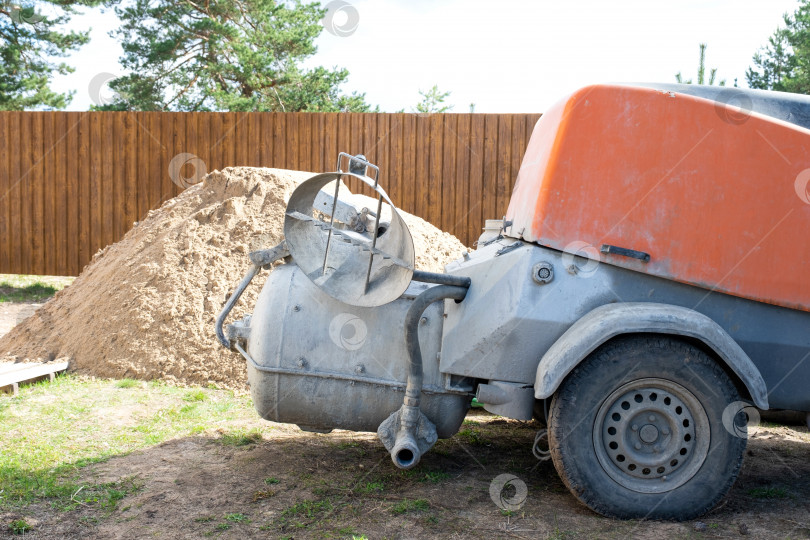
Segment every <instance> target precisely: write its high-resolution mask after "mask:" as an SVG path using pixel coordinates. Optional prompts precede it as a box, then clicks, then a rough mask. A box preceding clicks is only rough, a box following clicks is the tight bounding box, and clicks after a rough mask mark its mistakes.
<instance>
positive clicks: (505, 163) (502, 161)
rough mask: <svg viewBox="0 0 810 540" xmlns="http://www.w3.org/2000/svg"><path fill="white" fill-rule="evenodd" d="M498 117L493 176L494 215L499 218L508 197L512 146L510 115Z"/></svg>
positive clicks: (502, 214) (502, 213) (501, 215)
mask: <svg viewBox="0 0 810 540" xmlns="http://www.w3.org/2000/svg"><path fill="white" fill-rule="evenodd" d="M497 118H498V141H497V143H496V146H497V151H496V158H497V160H498V161H497V165H496V173H495V174H496V177H495V195H496V199H495V216H496V218H501V217H503V216H504V213H505V212H506V204H507V202H508V200H509V199H508V197H509V182H510V181H511V176H512V160H511V159H509V153H508V152H509V150H510V149H511V146H512V115H509V114H504V115H500V116H498V117H497Z"/></svg>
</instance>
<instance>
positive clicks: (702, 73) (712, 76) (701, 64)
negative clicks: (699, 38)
mask: <svg viewBox="0 0 810 540" xmlns="http://www.w3.org/2000/svg"><path fill="white" fill-rule="evenodd" d="M699 47H700V58H699V59H698V72H697V83H696V84H708V85H713V84H714V81H715V80H716V79H717V68H711V69H710V70H709V80H708V81H707V80H706V47H708V45H707V44H706V43H701V44H700V45H699ZM675 80H676V81H677V82H679V83H680V84H692V79H684V78H683V75H681V72H680V71H679V72H678V73H676V74H675ZM725 85H726V80H725V79H721V80H720V81H719V82H718V83H717V86H725Z"/></svg>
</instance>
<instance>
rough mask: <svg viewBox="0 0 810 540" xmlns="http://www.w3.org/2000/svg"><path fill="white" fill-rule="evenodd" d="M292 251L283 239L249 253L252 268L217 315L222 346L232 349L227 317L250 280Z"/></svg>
mask: <svg viewBox="0 0 810 540" xmlns="http://www.w3.org/2000/svg"><path fill="white" fill-rule="evenodd" d="M289 254H290V251H289V250H288V249H287V242H286V241H285V240H282V241H281V243H280V244H278V245H277V246H275V247H272V248H270V249H264V250H261V251H254V252H253V253H251V254H250V255H249V257H250V262H251V265H250V269H248V271H247V274H245V277H243V278H242V281H240V282H239V285H237V286H236V290H235V291H233V294H232V295H231V297H230V298H228V301H227V302H225V307H223V308H222V311H221V312H220V313H219V317H217V322H216V332H217V339H218V340H219V342H220V343H222V346H223V347H225V348H226V349H231V342H230V341H229V340H228V338H227V337H225V331H224V330H223V328H222V327H223V326H224V325H225V319H227V318H228V315H229V314H230V312H231V310H232V309H233V306H235V305H236V303H237V302H238V301H239V297H241V296H242V293H243V292H245V289H246V288H247V286H248V285H250V282H251V281H252V280H253V278H254V277H256V274H258V273H259V271H260V270H261V269H262V268H265V267H267V268H269V267H270V265H271V264H273V263H274V262H276V261H278V260H279V259H283V258H284V257H286V256H288V255H289Z"/></svg>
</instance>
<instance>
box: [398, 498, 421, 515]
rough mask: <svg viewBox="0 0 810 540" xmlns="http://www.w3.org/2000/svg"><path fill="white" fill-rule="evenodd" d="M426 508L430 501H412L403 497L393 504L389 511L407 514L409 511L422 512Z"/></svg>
mask: <svg viewBox="0 0 810 540" xmlns="http://www.w3.org/2000/svg"><path fill="white" fill-rule="evenodd" d="M428 508H430V503H429V502H427V500H425V499H416V500H414V501H412V500H409V499H405V500H404V501H402V502H400V503H397V504H395V505H394V507H393V508H391V511H392V512H393V513H395V514H408V513H410V512H424V511H425V510H427V509H428Z"/></svg>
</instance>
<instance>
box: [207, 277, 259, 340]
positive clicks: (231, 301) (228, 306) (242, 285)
mask: <svg viewBox="0 0 810 540" xmlns="http://www.w3.org/2000/svg"><path fill="white" fill-rule="evenodd" d="M261 269H262V267H261V266H256V265H255V264H251V265H250V269H249V270H248V271H247V274H245V277H243V278H242V281H240V282H239V285H237V286H236V290H235V291H234V292H233V294H232V295H231V297H230V298H228V301H227V302H225V307H223V308H222V311H221V312H220V314H219V317H217V323H216V326H217V339H218V340H219V342H220V343H222V346H223V347H225V348H226V349H230V348H231V342H230V341H228V338H226V337H225V331H224V330H223V329H222V327H223V325H224V324H225V319H226V318H228V314H229V313H230V312H231V310H232V309H233V306H235V305H236V303H237V302H238V301H239V297H240V296H242V293H243V292H245V289H246V288H247V286H248V285H250V282H251V281H252V280H253V278H254V277H256V274H258V273H259V270H261Z"/></svg>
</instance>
